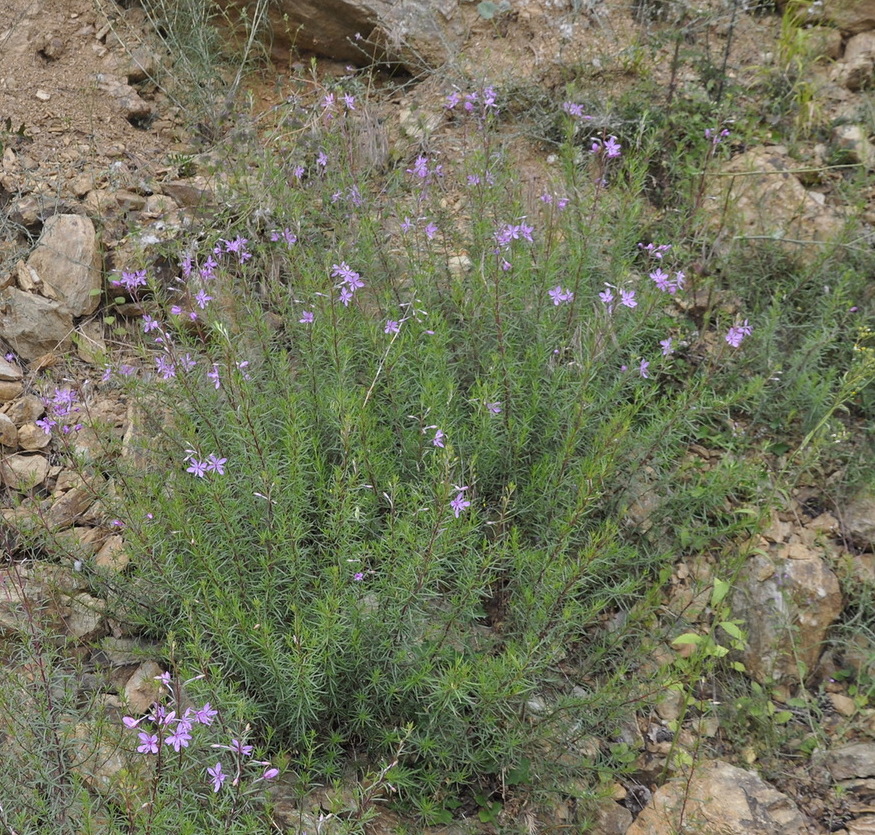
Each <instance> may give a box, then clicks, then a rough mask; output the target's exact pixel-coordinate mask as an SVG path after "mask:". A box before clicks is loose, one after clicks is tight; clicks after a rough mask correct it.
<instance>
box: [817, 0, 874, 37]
mask: <svg viewBox="0 0 875 835" xmlns="http://www.w3.org/2000/svg"><path fill="white" fill-rule="evenodd" d="M823 16H824V17H825V18H826V19H827V20H829V21H831V22H832V23H834V24H835V25H836V26H838V27H839V29H843V30H844V31H845V32H868V31H869V30H871V29H875V0H825V2H824V4H823Z"/></svg>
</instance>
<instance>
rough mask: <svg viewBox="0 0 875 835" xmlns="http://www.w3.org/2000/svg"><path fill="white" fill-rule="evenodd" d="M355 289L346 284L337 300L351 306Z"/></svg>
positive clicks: (345, 305)
mask: <svg viewBox="0 0 875 835" xmlns="http://www.w3.org/2000/svg"><path fill="white" fill-rule="evenodd" d="M352 295H353V291H352V290H351V289H350V288H349V287H347V286H346V285H344V286H343V287H341V288H340V295H339V296H338V297H337V300H338V301H339V302H340V303H341V304H342V305H343V306H344V307H349V303H350V302H351V301H352Z"/></svg>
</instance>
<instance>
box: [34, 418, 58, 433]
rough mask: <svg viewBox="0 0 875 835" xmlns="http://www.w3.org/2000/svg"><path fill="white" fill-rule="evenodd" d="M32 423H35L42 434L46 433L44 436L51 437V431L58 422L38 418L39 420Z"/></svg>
mask: <svg viewBox="0 0 875 835" xmlns="http://www.w3.org/2000/svg"><path fill="white" fill-rule="evenodd" d="M34 423H36V425H37V426H39V428H40V429H42V430H43V432H45V433H46V435H51V434H52V429H54V428H55V427H56V426H57V425H58V422H57V421H56V420H52V419H51V418H50V417H44V418H40V419H39V420H37V421H34Z"/></svg>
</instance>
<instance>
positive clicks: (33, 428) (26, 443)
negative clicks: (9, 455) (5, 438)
mask: <svg viewBox="0 0 875 835" xmlns="http://www.w3.org/2000/svg"><path fill="white" fill-rule="evenodd" d="M10 423H11V421H10ZM51 442H52V436H51V435H49V434H48V433H47V432H46V431H45V430H43V429H41V428H40V427H39V426H37V425H36V424H35V423H25V424H24V426H22V427H21V428H20V429H19V430H18V445H19V446H20V447H21V448H22V449H24V450H27V452H37V451H38V450H41V449H45V448H46V447H47V446H48V445H49V444H50V443H51Z"/></svg>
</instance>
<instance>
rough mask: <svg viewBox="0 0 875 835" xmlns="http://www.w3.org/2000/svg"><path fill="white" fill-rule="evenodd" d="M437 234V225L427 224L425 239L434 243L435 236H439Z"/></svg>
mask: <svg viewBox="0 0 875 835" xmlns="http://www.w3.org/2000/svg"><path fill="white" fill-rule="evenodd" d="M437 233H438V228H437V224H435V223H428V224H426V227H425V237H426V238H428V239H429V240H430V241H433V240H434V237H435V235H437Z"/></svg>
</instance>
